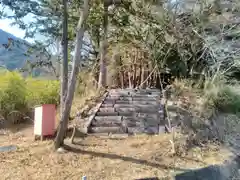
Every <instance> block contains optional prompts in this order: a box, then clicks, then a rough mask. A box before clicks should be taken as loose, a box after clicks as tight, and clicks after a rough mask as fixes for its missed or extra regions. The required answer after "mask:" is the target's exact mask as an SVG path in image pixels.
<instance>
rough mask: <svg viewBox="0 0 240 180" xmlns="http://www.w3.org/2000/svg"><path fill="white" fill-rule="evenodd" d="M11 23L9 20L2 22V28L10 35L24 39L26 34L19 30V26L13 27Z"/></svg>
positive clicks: (0, 26)
mask: <svg viewBox="0 0 240 180" xmlns="http://www.w3.org/2000/svg"><path fill="white" fill-rule="evenodd" d="M10 24H11V21H10V20H8V19H2V20H0V28H1V29H2V30H4V31H6V32H8V33H11V34H13V35H14V36H16V37H19V38H23V37H24V35H25V32H24V31H23V30H21V29H19V28H18V27H17V26H11V25H10Z"/></svg>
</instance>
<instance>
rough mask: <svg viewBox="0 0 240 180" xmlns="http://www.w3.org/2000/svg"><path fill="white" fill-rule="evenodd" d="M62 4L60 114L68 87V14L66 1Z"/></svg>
mask: <svg viewBox="0 0 240 180" xmlns="http://www.w3.org/2000/svg"><path fill="white" fill-rule="evenodd" d="M62 4H63V23H62V24H63V35H62V54H63V63H62V67H61V114H62V111H63V104H64V101H65V97H66V90H67V87H68V12H67V0H63V1H62Z"/></svg>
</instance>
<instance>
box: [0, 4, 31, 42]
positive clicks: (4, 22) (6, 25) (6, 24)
mask: <svg viewBox="0 0 240 180" xmlns="http://www.w3.org/2000/svg"><path fill="white" fill-rule="evenodd" d="M0 7H1V6H0ZM4 12H5V13H7V15H9V16H11V15H13V13H12V11H11V10H9V9H5V10H4ZM23 20H24V22H25V23H27V22H30V21H31V20H32V16H31V15H27V16H26V17H25V18H24V19H23ZM12 22H13V21H12V20H10V19H0V29H2V30H3V31H6V32H8V33H11V34H13V35H14V36H16V37H18V38H21V39H23V38H24V36H25V31H24V30H22V29H20V28H18V26H11V23H12ZM26 40H27V41H29V42H33V41H34V40H33V39H26Z"/></svg>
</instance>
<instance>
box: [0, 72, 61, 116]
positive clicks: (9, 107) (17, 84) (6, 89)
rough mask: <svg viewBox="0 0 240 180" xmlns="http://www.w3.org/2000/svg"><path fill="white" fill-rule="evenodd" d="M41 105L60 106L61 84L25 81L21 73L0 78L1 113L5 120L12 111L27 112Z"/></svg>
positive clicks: (30, 79) (46, 81)
mask: <svg viewBox="0 0 240 180" xmlns="http://www.w3.org/2000/svg"><path fill="white" fill-rule="evenodd" d="M40 104H56V105H58V104H59V82H58V81H54V80H37V79H33V78H26V79H24V78H23V77H22V76H21V75H20V74H19V73H16V72H6V73H2V74H1V77H0V112H1V115H3V116H4V117H5V118H6V117H7V115H8V114H9V113H10V112H12V111H20V112H22V113H25V112H27V111H28V110H29V109H30V108H33V107H34V106H36V105H40Z"/></svg>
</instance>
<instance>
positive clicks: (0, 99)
mask: <svg viewBox="0 0 240 180" xmlns="http://www.w3.org/2000/svg"><path fill="white" fill-rule="evenodd" d="M0 87H1V88H0V89H1V90H0V111H1V113H2V115H4V116H6V115H7V114H8V113H10V112H11V111H13V110H18V111H20V110H23V109H25V108H26V107H27V104H26V100H25V97H26V95H27V91H26V87H25V83H24V80H23V78H22V77H21V76H20V75H19V74H17V73H9V72H8V73H6V74H5V75H3V76H1V80H0Z"/></svg>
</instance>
